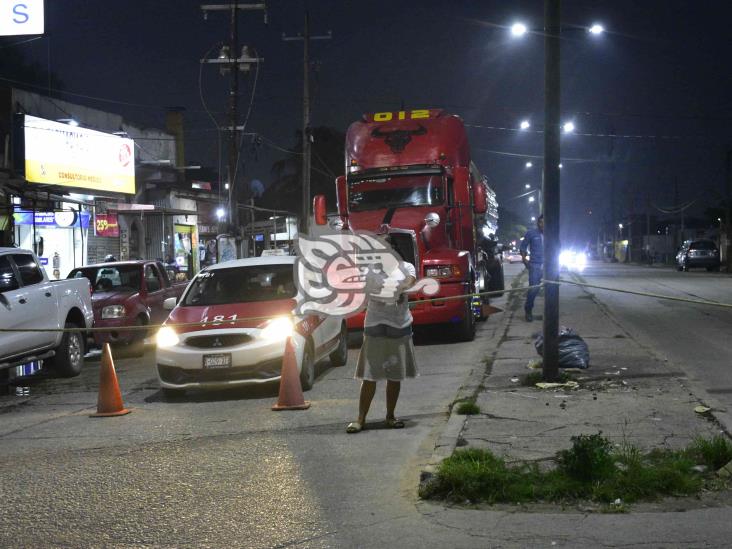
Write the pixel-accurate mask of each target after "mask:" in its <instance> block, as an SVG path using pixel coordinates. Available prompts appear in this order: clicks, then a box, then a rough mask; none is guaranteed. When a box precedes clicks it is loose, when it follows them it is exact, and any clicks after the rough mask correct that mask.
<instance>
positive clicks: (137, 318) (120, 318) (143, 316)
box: [68, 260, 188, 354]
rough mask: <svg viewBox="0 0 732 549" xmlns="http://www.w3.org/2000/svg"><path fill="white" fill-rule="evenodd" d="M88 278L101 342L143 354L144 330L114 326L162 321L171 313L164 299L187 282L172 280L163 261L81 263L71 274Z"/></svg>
mask: <svg viewBox="0 0 732 549" xmlns="http://www.w3.org/2000/svg"><path fill="white" fill-rule="evenodd" d="M82 277H84V278H88V279H89V282H90V283H91V290H92V296H91V297H92V307H93V309H94V327H95V328H110V330H109V331H104V332H95V333H94V341H95V342H96V343H97V344H98V345H100V346H101V345H103V344H104V343H109V344H110V345H112V346H116V347H128V350H129V351H130V352H131V353H132V354H142V351H143V341H144V339H145V337H146V336H147V332H146V331H145V330H114V328H118V327H121V326H144V325H148V324H161V323H162V322H163V321H164V320H165V319H166V317H167V316H168V311H166V310H165V309H163V302H164V301H165V300H166V299H167V298H169V297H175V298H176V299H177V298H179V297H180V296H181V294H182V293H183V290H185V288H186V285H187V284H188V282H187V281H186V282H171V280H170V279H169V278H168V273H167V272H166V270H165V267H164V265H163V264H162V263H161V262H160V261H146V260H138V261H115V262H111V263H97V264H95V265H87V266H85V267H79V268H77V269H74V270H73V271H71V272H70V273H69V276H68V278H82Z"/></svg>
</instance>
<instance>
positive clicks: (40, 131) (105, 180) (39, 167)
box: [23, 115, 135, 194]
mask: <svg viewBox="0 0 732 549" xmlns="http://www.w3.org/2000/svg"><path fill="white" fill-rule="evenodd" d="M23 129H24V144H25V179H26V181H28V182H29V183H42V184H44V185H61V186H62V187H77V188H82V189H92V190H97V191H112V192H118V193H128V194H134V193H135V142H134V141H133V140H132V139H128V138H123V137H118V136H116V135H112V134H108V133H104V132H98V131H95V130H89V129H87V128H80V127H78V126H70V125H68V124H63V123H61V122H53V121H51V120H45V119H43V118H37V117H35V116H29V115H25V116H24V121H23Z"/></svg>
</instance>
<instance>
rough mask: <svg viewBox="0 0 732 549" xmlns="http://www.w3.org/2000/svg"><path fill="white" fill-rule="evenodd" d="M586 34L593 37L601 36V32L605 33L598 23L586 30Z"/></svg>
mask: <svg viewBox="0 0 732 549" xmlns="http://www.w3.org/2000/svg"><path fill="white" fill-rule="evenodd" d="M587 32H589V33H590V34H594V35H598V34H602V33H603V32H605V27H603V26H602V25H600V24H599V23H595V24H593V25H592V26H591V27H590V28H589V29H587Z"/></svg>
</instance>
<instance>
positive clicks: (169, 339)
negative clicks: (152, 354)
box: [155, 326, 180, 349]
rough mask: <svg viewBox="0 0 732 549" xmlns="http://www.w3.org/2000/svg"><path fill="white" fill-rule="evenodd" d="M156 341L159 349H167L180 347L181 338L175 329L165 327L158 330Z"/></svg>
mask: <svg viewBox="0 0 732 549" xmlns="http://www.w3.org/2000/svg"><path fill="white" fill-rule="evenodd" d="M155 341H156V342H157V344H158V347H160V348H161V349H165V348H166V347H172V346H173V345H178V343H179V342H180V338H179V337H178V334H177V333H175V330H174V329H173V328H171V327H170V326H163V327H162V328H160V329H159V330H158V333H157V335H156V336H155Z"/></svg>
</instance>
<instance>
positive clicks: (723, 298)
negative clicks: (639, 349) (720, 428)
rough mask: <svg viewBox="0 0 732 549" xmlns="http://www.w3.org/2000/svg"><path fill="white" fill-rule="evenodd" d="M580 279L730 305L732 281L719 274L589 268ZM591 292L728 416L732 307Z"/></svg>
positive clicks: (730, 406)
mask: <svg viewBox="0 0 732 549" xmlns="http://www.w3.org/2000/svg"><path fill="white" fill-rule="evenodd" d="M582 278H584V279H585V281H586V282H587V283H588V284H595V285H598V286H606V287H612V288H621V289H625V290H632V291H636V292H645V293H651V294H658V295H668V296H673V297H679V298H684V299H691V300H699V299H701V300H707V301H716V302H722V303H727V304H732V276H730V275H727V274H724V273H708V272H706V271H704V270H694V271H691V272H678V271H676V270H674V269H672V268H670V267H640V266H636V265H623V264H617V263H591V264H590V266H589V267H588V268H587V269H586V270H585V272H584V273H583V274H582ZM590 291H591V292H592V293H594V294H595V295H596V296H597V298H598V299H599V300H600V301H601V302H602V303H603V304H604V305H605V306H607V307H608V308H609V310H610V311H611V312H612V313H613V315H614V316H615V317H616V318H617V319H618V320H619V321H620V322H621V323H622V324H623V326H624V327H625V328H626V329H627V330H629V331H632V332H633V334H634V335H635V336H636V337H637V338H638V339H639V340H640V341H641V342H642V343H644V344H645V345H646V346H648V347H649V348H651V349H653V351H654V352H655V353H656V354H657V355H658V356H660V357H662V358H664V359H666V360H668V362H669V363H670V364H671V365H674V366H676V367H678V368H679V369H680V370H681V371H683V372H684V373H686V375H687V376H688V377H689V378H690V379H692V380H693V381H695V383H696V385H697V387H701V388H702V389H704V390H705V391H706V392H707V393H708V394H710V395H712V397H713V398H714V399H716V400H717V401H718V402H719V403H720V404H721V405H722V406H723V407H726V408H727V409H729V410H732V376H730V365H732V344H730V338H731V337H732V307H727V308H722V307H713V306H709V305H697V304H693V303H684V302H678V301H670V300H664V299H657V298H651V297H639V296H636V295H630V294H622V293H617V292H608V291H605V290H590ZM700 396H702V395H700Z"/></svg>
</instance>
